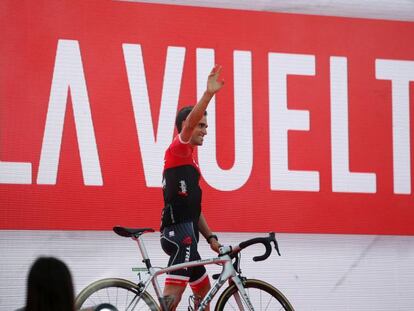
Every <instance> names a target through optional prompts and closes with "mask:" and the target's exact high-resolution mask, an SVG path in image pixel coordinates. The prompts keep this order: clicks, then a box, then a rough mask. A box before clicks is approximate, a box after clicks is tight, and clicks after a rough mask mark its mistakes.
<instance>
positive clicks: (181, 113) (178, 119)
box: [175, 106, 207, 133]
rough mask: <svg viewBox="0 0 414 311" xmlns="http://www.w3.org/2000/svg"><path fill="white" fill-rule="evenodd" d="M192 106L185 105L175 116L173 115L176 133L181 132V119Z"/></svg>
mask: <svg viewBox="0 0 414 311" xmlns="http://www.w3.org/2000/svg"><path fill="white" fill-rule="evenodd" d="M193 108H194V106H187V107H184V108H181V109H180V111H178V113H177V116H176V117H175V127H176V128H177V131H178V133H181V130H182V124H183V121H184V120H185V119H187V117H188V115H189V114H190V112H191V110H193ZM204 115H205V116H206V115H207V111H204Z"/></svg>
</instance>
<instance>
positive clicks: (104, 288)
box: [75, 278, 160, 311]
mask: <svg viewBox="0 0 414 311" xmlns="http://www.w3.org/2000/svg"><path fill="white" fill-rule="evenodd" d="M75 306H76V310H82V311H96V310H111V311H121V310H122V311H124V310H131V311H132V310H150V311H160V308H159V307H158V305H157V303H156V302H155V300H154V299H153V298H152V296H151V295H150V294H148V293H147V292H142V291H141V290H140V289H139V287H138V285H137V284H135V283H133V282H131V281H128V280H124V279H116V278H110V279H103V280H99V281H96V282H94V283H92V284H90V285H88V286H87V287H85V289H83V290H82V291H81V292H80V293H79V295H78V296H77V297H76V301H75Z"/></svg>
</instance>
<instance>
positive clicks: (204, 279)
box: [190, 267, 211, 311]
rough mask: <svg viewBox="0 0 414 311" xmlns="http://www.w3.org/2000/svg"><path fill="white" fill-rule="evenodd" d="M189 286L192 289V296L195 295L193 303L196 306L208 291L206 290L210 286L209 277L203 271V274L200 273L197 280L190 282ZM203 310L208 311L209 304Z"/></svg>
mask: <svg viewBox="0 0 414 311" xmlns="http://www.w3.org/2000/svg"><path fill="white" fill-rule="evenodd" d="M202 268H204V267H202ZM204 271H205V269H204ZM190 287H191V290H192V291H193V294H194V296H195V297H196V299H195V302H194V304H195V305H196V306H197V307H198V303H200V301H201V300H202V299H203V298H204V297H205V295H206V294H207V293H208V291H209V290H210V288H211V285H210V279H209V277H208V275H207V272H205V273H204V275H202V276H201V277H200V278H198V279H197V280H195V281H193V282H190ZM197 298H198V299H197ZM195 309H196V308H195ZM205 310H206V311H209V310H210V306H207V308H206V309H205Z"/></svg>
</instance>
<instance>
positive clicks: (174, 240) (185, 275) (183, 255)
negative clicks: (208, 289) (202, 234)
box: [161, 222, 207, 286]
mask: <svg viewBox="0 0 414 311" xmlns="http://www.w3.org/2000/svg"><path fill="white" fill-rule="evenodd" d="M197 244H198V232H195V230H194V226H193V223H192V222H185V223H179V224H173V225H171V226H167V227H164V229H163V230H162V232H161V247H162V249H163V250H164V252H166V253H167V254H168V255H169V256H170V259H169V261H168V266H171V265H175V264H179V263H184V262H189V261H193V260H198V259H201V257H200V254H199V253H198V249H197ZM206 277H207V273H206V268H205V267H204V266H198V267H193V268H187V269H181V270H176V271H172V272H170V273H168V275H167V279H166V284H173V285H178V286H186V285H187V283H188V282H190V285H192V286H193V285H196V284H198V283H200V282H201V281H202V280H204V279H205V278H206Z"/></svg>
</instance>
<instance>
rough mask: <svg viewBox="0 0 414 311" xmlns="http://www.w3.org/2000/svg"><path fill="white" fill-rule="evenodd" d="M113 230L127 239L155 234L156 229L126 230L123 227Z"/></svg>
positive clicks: (116, 227)
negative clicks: (148, 233) (145, 234)
mask: <svg viewBox="0 0 414 311" xmlns="http://www.w3.org/2000/svg"><path fill="white" fill-rule="evenodd" d="M113 230H114V232H115V233H116V234H118V235H120V236H123V237H126V238H130V237H132V236H139V235H141V234H143V233H145V232H154V229H152V228H125V227H121V226H115V227H114V228H113Z"/></svg>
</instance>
